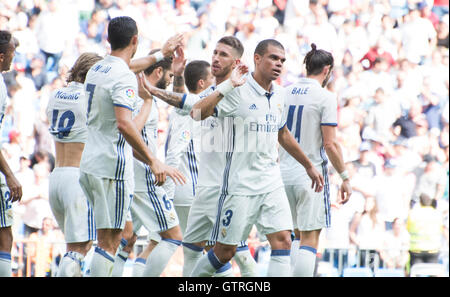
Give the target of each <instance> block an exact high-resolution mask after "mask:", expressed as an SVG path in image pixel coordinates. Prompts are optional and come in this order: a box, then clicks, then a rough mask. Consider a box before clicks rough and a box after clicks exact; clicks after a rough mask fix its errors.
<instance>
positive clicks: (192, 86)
mask: <svg viewBox="0 0 450 297" xmlns="http://www.w3.org/2000/svg"><path fill="white" fill-rule="evenodd" d="M184 81H185V83H186V87H187V88H188V90H189V92H191V93H194V94H198V93H200V92H201V91H203V90H204V89H206V88H207V87H209V86H210V85H212V84H213V82H214V76H213V75H212V73H211V65H210V64H209V63H208V62H206V61H202V60H195V61H192V62H190V63H189V64H187V65H186V68H185V69H184Z"/></svg>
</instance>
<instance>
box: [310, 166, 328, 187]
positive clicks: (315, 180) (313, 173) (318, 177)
mask: <svg viewBox="0 0 450 297" xmlns="http://www.w3.org/2000/svg"><path fill="white" fill-rule="evenodd" d="M306 173H307V174H308V176H309V178H311V181H312V183H311V189H314V191H315V192H317V193H319V192H321V191H322V190H323V186H324V184H325V182H324V179H323V176H322V174H320V172H319V171H317V169H316V168H315V167H314V166H312V167H310V168H308V169H306Z"/></svg>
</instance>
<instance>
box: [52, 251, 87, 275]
mask: <svg viewBox="0 0 450 297" xmlns="http://www.w3.org/2000/svg"><path fill="white" fill-rule="evenodd" d="M83 261H84V256H83V255H82V254H80V253H77V252H74V251H69V252H67V253H66V254H65V255H64V257H63V258H62V259H61V262H60V263H59V267H58V272H57V274H56V276H57V277H81V276H82V274H81V267H82V265H83Z"/></svg>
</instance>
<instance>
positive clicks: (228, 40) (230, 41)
mask: <svg viewBox="0 0 450 297" xmlns="http://www.w3.org/2000/svg"><path fill="white" fill-rule="evenodd" d="M217 43H223V44H226V45H228V46H231V47H232V48H234V49H235V50H236V53H237V54H238V58H241V57H242V55H243V54H244V46H243V45H242V42H241V41H240V40H239V39H237V38H236V37H234V36H225V37H222V38H221V39H220V40H219V41H217Z"/></svg>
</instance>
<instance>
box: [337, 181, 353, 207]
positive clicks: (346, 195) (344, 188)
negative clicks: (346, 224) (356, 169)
mask: <svg viewBox="0 0 450 297" xmlns="http://www.w3.org/2000/svg"><path fill="white" fill-rule="evenodd" d="M339 192H340V195H339V196H338V201H337V202H338V203H339V204H345V203H347V201H348V200H349V199H350V196H351V195H352V186H351V185H350V180H349V179H346V180H344V181H343V182H342V185H341V188H340V191H339Z"/></svg>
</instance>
